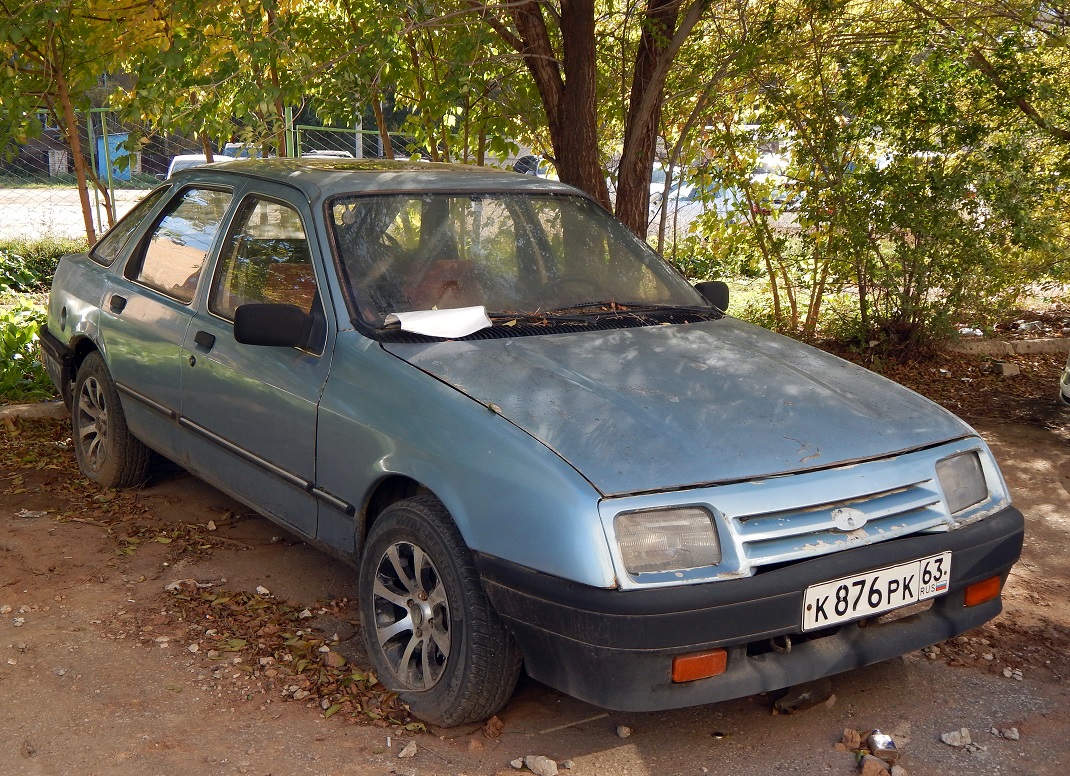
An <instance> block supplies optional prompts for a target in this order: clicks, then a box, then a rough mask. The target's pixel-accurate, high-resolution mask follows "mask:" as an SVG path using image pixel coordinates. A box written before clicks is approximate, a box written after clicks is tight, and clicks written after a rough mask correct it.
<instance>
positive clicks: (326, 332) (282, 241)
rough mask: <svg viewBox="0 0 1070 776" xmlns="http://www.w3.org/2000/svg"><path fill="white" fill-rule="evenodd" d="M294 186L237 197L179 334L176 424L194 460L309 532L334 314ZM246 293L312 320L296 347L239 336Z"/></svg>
mask: <svg viewBox="0 0 1070 776" xmlns="http://www.w3.org/2000/svg"><path fill="white" fill-rule="evenodd" d="M291 196H293V194H292V192H291V191H290V190H289V189H287V188H286V187H282V186H276V187H273V186H270V185H269V184H266V183H264V184H261V183H258V184H257V190H256V192H255V193H247V194H246V195H245V196H244V197H242V199H241V201H240V202H239V203H238V205H237V207H236V210H235V215H234V218H233V219H232V222H231V226H230V228H229V229H228V230H227V234H226V236H225V237H224V239H223V241H222V244H221V247H220V250H219V258H218V260H217V262H216V264H215V267H214V272H213V275H212V278H211V282H210V284H209V286H208V288H207V290H206V292H205V298H204V300H203V303H202V304H201V305H200V309H199V311H198V312H197V314H196V316H195V317H194V318H193V320H192V323H191V325H190V326H189V328H188V330H187V331H186V334H185V340H184V343H183V358H182V359H181V362H180V363H181V368H182V378H181V384H182V405H181V406H182V418H181V421H180V422H181V424H182V427H183V429H184V431H185V432H186V433H184V434H183V437H184V443H185V445H186V451H187V461H188V465H189V467H190V468H191V469H193V470H194V471H196V472H197V473H198V474H199V475H200V476H202V477H204V478H205V479H208V480H209V481H212V482H215V483H216V484H218V485H219V486H220V487H222V488H223V489H224V490H226V491H228V492H229V493H231V494H232V495H234V496H235V497H237V498H239V499H241V500H243V501H245V502H246V503H249V504H252V505H254V506H255V507H256V508H257V509H258V510H261V511H263V512H266V513H267V514H269V515H271V516H273V517H275V518H276V519H278V520H281V521H282V522H285V523H287V524H288V525H289V526H291V527H292V528H293V529H294V530H296V531H298V532H299V533H301V534H304V535H306V536H310V537H311V536H315V534H316V523H317V503H316V499H315V496H314V495H313V487H314V483H315V479H316V456H315V442H316V415H317V408H318V405H319V399H320V393H321V391H322V389H323V385H324V383H325V382H326V380H327V372H328V369H329V367H330V350H329V348H328V342H333V323H332V322H329V321H328V316H327V315H326V306H325V305H324V301H323V299H324V297H323V291H322V290H323V289H324V288H325V285H324V279H323V277H322V276H321V272H322V267H323V264H322V262H320V261H319V260H318V258H317V257H316V256H315V255H314V251H315V250H316V241H315V240H314V239H311V238H312V233H311V230H310V226H309V225H310V224H311V222H312V221H311V217H310V214H309V213H308V211H307V207H306V206H305V205H304V204H303V202H300V201H299V202H297V203H294V202H291V201H290V199H289V198H290V197H291ZM246 303H260V304H263V303H268V304H280V305H281V304H292V305H296V306H297V307H299V308H301V310H302V311H303V312H305V313H308V314H310V315H312V316H313V318H314V320H315V325H314V326H313V327H312V332H311V334H310V336H309V337H308V340H307V342H305V343H304V344H303V345H302V346H301V347H267V346H254V345H243V344H239V343H238V342H237V341H236V340H235V339H234V314H235V310H236V309H237V308H238V307H239V306H240V305H242V304H246ZM329 324H330V325H329Z"/></svg>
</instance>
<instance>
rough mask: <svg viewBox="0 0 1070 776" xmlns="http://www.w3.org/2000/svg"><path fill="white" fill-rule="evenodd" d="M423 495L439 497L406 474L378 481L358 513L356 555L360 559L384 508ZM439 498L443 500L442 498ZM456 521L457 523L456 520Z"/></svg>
mask: <svg viewBox="0 0 1070 776" xmlns="http://www.w3.org/2000/svg"><path fill="white" fill-rule="evenodd" d="M422 495H428V496H435V498H438V496H437V495H436V494H435V493H434V492H433V491H432V490H431V489H430V488H428V487H427V486H426V485H424V484H423V483H421V482H419V481H418V480H416V479H414V478H412V477H409V476H407V475H404V474H389V475H387V476H385V477H383V478H382V479H380V480H379V481H378V482H376V483H375V485H374V486H373V487H372V488H371V490H370V491H369V492H368V496H367V498H366V499H365V500H364V505H363V507H362V508H361V510H360V512H359V513H358V518H357V535H356V537H355V538H356V546H355V547H354V550H355V552H354V557H355V558H357V559H359V557H360V553H361V552H362V551H363V548H364V544H365V540H366V539H367V537H368V532H369V531H370V530H371V527H372V525H373V524H374V523H375V521H376V520H377V519H378V518H379V516H380V515H381V514H382V513H383V511H384V510H386V509H387V508H388V507H389V506H391V505H392V504H396V503H397V502H399V501H403V500H405V499H407V498H412V497H413V496H422ZM439 500H440V501H441V499H439ZM447 511H448V510H447ZM451 519H452V515H451ZM454 522H455V523H456V521H454Z"/></svg>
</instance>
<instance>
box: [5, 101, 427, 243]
mask: <svg viewBox="0 0 1070 776" xmlns="http://www.w3.org/2000/svg"><path fill="white" fill-rule="evenodd" d="M79 118H80V119H81V121H80V122H79V123H80V137H79V141H80V145H81V146H82V155H83V157H84V159H85V164H86V167H87V169H89V170H90V171H92V174H93V176H94V177H95V178H96V179H97V180H98V181H99V183H100V185H101V187H103V188H104V189H105V190H106V191H107V192H108V194H107V196H105V195H104V194H103V193H102V192H101V191H99V190H97V189H96V188H95V187H94V186H93V185H92V184H91V185H90V200H91V204H92V212H93V222H94V228H95V230H96V232H97V234H98V236H99V234H101V233H102V232H104V231H105V230H106V229H107V228H108V225H109V224H110V223H112V221H113V220H114V219H116V218H118V217H121V216H122V215H123V214H124V213H125V212H126V211H127V210H129V209H130V208H131V207H133V205H134V204H135V203H136V202H137V201H138V200H139V199H141V197H143V196H144V194H145V192H147V191H148V190H149V189H151V188H152V187H153V186H155V185H156V184H158V183H159V182H160V181H161V180H164V179H165V178H166V176H167V172H168V168H169V166H170V164H171V161H172V160H173V159H174V158H175V157H176V156H179V155H183V154H203V152H204V149H203V148H202V147H201V144H200V143H199V142H197V141H195V140H192V139H190V138H187V137H182V136H177V135H172V134H168V133H162V132H157V131H155V130H154V129H153V127H151V126H149V125H147V124H138V123H131V122H122V121H120V120H119V119H118V118H117V117H116V115H115V114H114V113H113V112H112V111H108V110H104V109H95V110H92V111H90V112H89V113H88V114H83V115H81V116H80V117H79ZM390 143H391V146H392V148H393V151H394V156H395V157H397V158H409V157H412V156H417V155H418V156H422V157H426V156H427V154H426V152H425V151H423V150H422V149H421V148H420V147H419V146H417V145H416V143H415V142H414V141H413V140H412V139H411V138H407V137H403V136H391V138H390ZM287 151H288V153H290V154H291V155H294V156H307V155H330V156H340V157H350V156H351V157H354V158H382V157H383V156H384V155H385V154H384V153H383V145H382V140H381V138H380V137H379V134H378V132H374V131H368V130H363V129H361V128H359V127H357V128H335V127H313V126H305V125H296V126H294V127H293V128H292V130H291V131H290V132H289V133H288V137H287ZM215 153H219V152H218V151H216V152H215ZM109 203H110V209H111V213H110V217H109ZM48 236H53V237H74V238H80V237H85V222H84V219H83V216H82V207H81V203H80V201H79V196H78V189H77V184H76V179H75V174H74V160H73V155H72V151H71V148H70V145H69V144H68V143H67V142H66V141H65V140H64V138H63V134H62V132H61V131H60V129H59V127H56V126H50V125H48V124H47V123H44V131H43V132H42V133H41V135H40V137H38V138H34V139H33V140H30V141H29V142H27V143H25V144H22V145H20V146H18V147H17V148H16V149H15V151H14V154H13V155H12V156H11V158H5V157H3V156H0V240H10V239H20V238H25V239H37V238H41V237H48Z"/></svg>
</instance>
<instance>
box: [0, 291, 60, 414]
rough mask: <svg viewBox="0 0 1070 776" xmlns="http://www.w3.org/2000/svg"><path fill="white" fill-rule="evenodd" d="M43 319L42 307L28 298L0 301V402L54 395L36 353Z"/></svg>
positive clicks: (44, 313)
mask: <svg viewBox="0 0 1070 776" xmlns="http://www.w3.org/2000/svg"><path fill="white" fill-rule="evenodd" d="M45 316H46V311H45V308H44V306H43V305H41V304H38V303H37V302H35V301H34V300H33V299H32V298H30V297H28V296H23V295H17V296H15V297H12V298H8V299H4V300H2V301H0V401H41V400H43V399H49V398H52V397H53V396H55V389H54V388H53V387H52V382H51V381H50V380H49V379H48V373H47V372H45V368H44V366H43V365H42V364H41V362H40V360H39V358H38V352H37V329H38V327H39V326H40V325H41V324H42V323H44V321H45Z"/></svg>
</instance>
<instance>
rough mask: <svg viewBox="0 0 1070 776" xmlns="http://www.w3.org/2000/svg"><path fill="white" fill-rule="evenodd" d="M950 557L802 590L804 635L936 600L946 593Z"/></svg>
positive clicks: (927, 560) (917, 562) (870, 572)
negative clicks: (928, 599)
mask: <svg viewBox="0 0 1070 776" xmlns="http://www.w3.org/2000/svg"><path fill="white" fill-rule="evenodd" d="M950 581H951V553H950V552H942V553H940V554H939V555H931V556H929V557H928V558H921V559H920V560H914V561H910V562H909V563H900V564H899V565H897V566H888V567H887V568H883V569H877V570H876V571H867V572H866V573H865V574H856V575H854V576H853V577H844V578H843V579H837V580H835V581H833V582H823V583H821V584H820V585H811V586H810V587H808V588H806V594H805V596H804V597H803V625H802V629H803V630H804V631H808V630H814V629H815V628H827V627H828V626H830V625H836V624H837V623H841V622H847V621H849V620H858V619H861V618H863V617H869V616H871V615H874V614H881V613H882V612H889V611H891V610H892V609H898V608H900V607H902V606H909V605H910V604H913V603H917V602H918V601H924V600H925V599H927V598H936V597H937V596H939V595H943V594H944V593H946V592H947V590H948V583H949V582H950Z"/></svg>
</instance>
